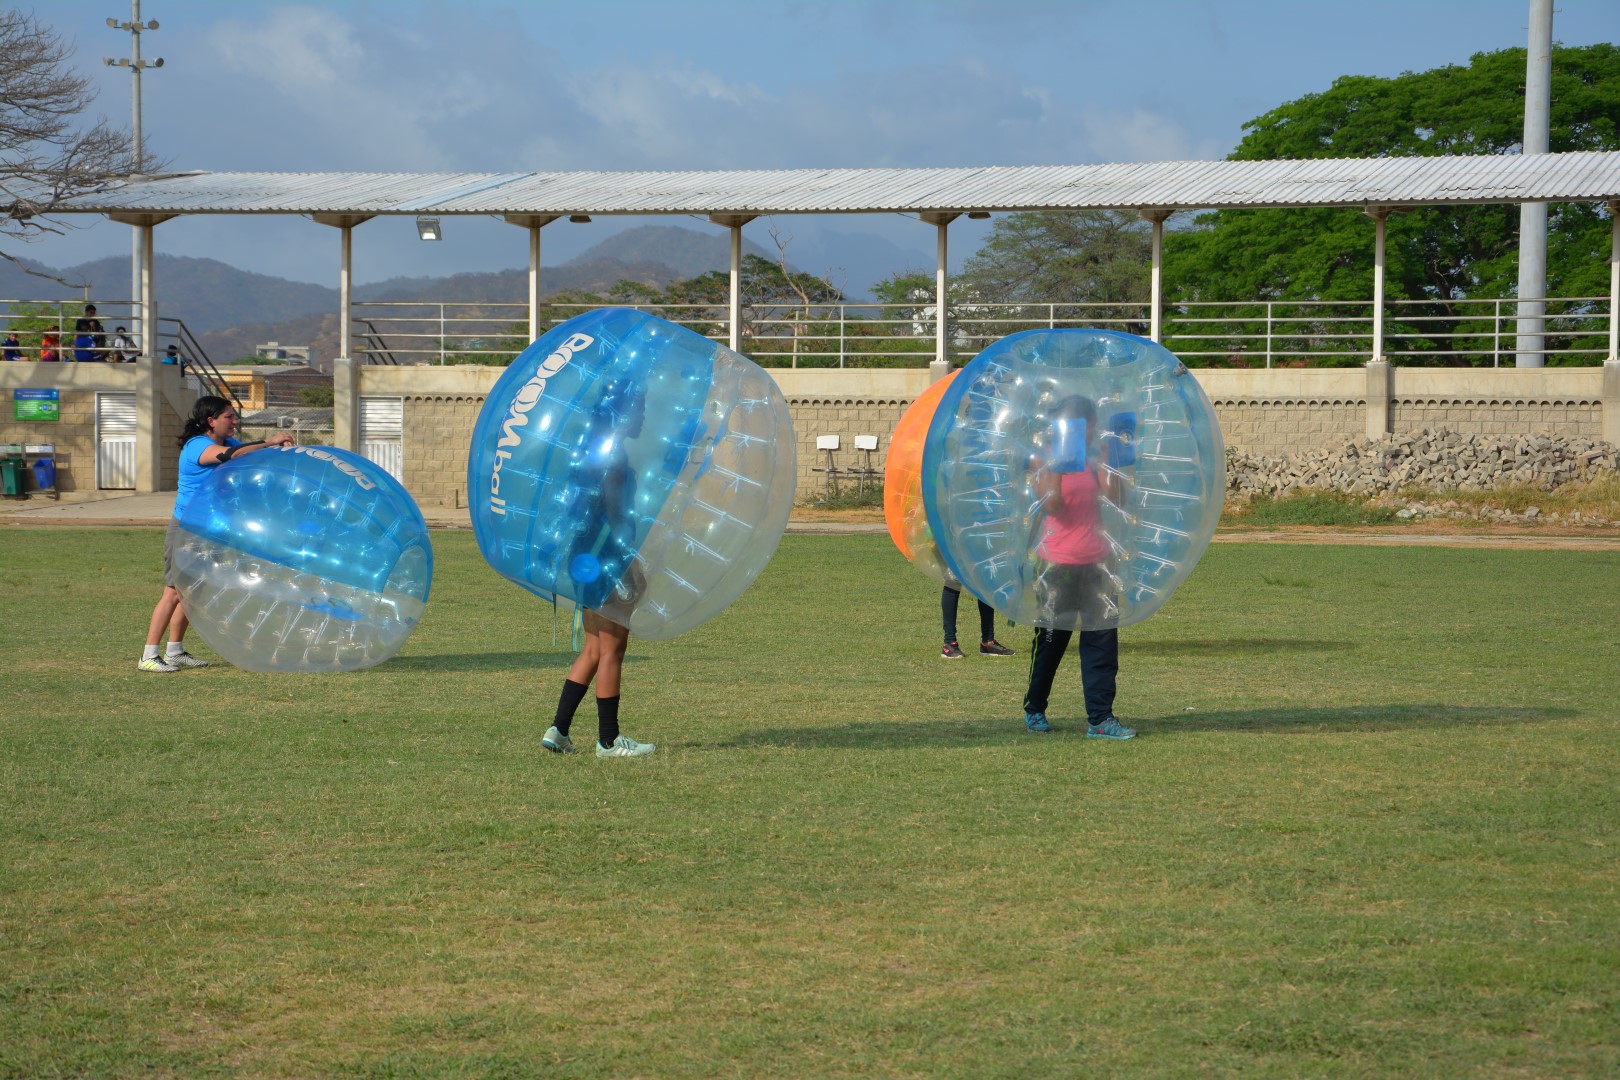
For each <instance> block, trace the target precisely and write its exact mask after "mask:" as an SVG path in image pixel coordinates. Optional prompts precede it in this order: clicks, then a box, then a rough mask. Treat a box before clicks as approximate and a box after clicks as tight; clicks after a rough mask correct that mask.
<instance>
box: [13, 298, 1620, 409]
mask: <svg viewBox="0 0 1620 1080" xmlns="http://www.w3.org/2000/svg"><path fill="white" fill-rule="evenodd" d="M95 303H96V304H97V307H98V309H99V311H100V313H101V319H102V323H103V325H104V326H115V325H117V326H129V327H131V329H132V330H134V331H135V334H136V335H138V334H139V330H140V325H139V324H140V319H139V306H138V305H135V304H131V303H129V302H128V301H99V300H97V301H95ZM1518 303H1519V302H1518V300H1517V299H1515V298H1511V297H1504V298H1486V299H1464V300H1449V301H1443V302H1442V301H1431V300H1391V301H1388V302H1386V304H1385V310H1384V355H1385V356H1386V357H1388V359H1389V360H1390V361H1392V362H1393V363H1396V364H1403V365H1436V364H1441V365H1445V364H1466V365H1472V366H1491V367H1499V366H1502V365H1503V364H1504V363H1506V364H1509V365H1511V364H1512V363H1513V362H1514V355H1515V351H1516V349H1517V344H1518V341H1517V338H1518V333H1519V319H1518ZM1544 303H1545V304H1546V314H1545V316H1544V324H1543V327H1542V329H1541V335H1542V341H1543V347H1542V349H1541V352H1542V353H1543V354H1544V355H1545V356H1546V357H1547V360H1548V362H1550V363H1560V364H1569V363H1576V364H1587V363H1600V362H1601V361H1602V360H1603V359H1604V358H1605V356H1606V355H1607V352H1608V320H1609V299H1608V298H1607V297H1574V298H1564V297H1553V298H1548V299H1547V300H1546V301H1544ZM83 304H84V301H82V300H73V301H67V300H61V301H57V300H52V301H36V302H25V301H0V334H3V333H4V332H5V331H6V330H7V329H9V328H10V327H11V326H12V325H13V324H14V323H21V324H22V325H25V326H26V327H28V328H29V329H28V330H26V331H25V332H24V333H22V334H20V335H19V338H20V339H21V344H20V345H19V346H18V349H19V351H20V352H21V353H22V354H23V356H24V358H25V359H38V357H39V354H40V352H41V349H42V332H43V331H44V330H46V329H49V330H50V331H51V332H54V334H55V335H56V339H57V342H58V346H57V347H58V349H59V351H63V352H68V353H70V352H71V349H72V337H73V325H74V322H75V320H76V319H77V318H78V317H79V315H80V314H81V313H82V311H83ZM19 305H23V306H24V308H25V313H24V314H17V311H18V306H19ZM617 306H622V307H630V308H634V309H636V310H639V311H647V312H651V313H654V314H657V315H659V316H661V317H662V318H665V319H668V320H670V321H672V322H676V323H680V324H681V325H683V326H686V327H689V328H690V329H692V330H694V331H696V332H697V333H699V334H702V335H704V336H706V337H709V338H712V339H713V340H715V341H721V342H724V341H727V340H729V337H730V326H729V322H728V312H727V310H726V309H725V308H724V307H723V306H720V307H717V306H715V305H709V304H682V305H671V304H661V305H655V304H625V305H617ZM591 307H592V305H586V304H542V305H541V310H540V316H541V318H540V325H541V328H542V332H544V330H546V329H549V328H550V327H552V326H554V325H556V324H557V323H559V322H562V321H564V320H566V319H569V318H572V317H573V316H575V315H578V314H581V313H582V312H585V311H587V310H590V309H591ZM351 311H352V313H353V315H354V319H355V322H354V325H355V328H356V331H355V339H354V342H353V345H354V352H355V355H356V358H357V359H359V360H361V361H362V362H365V363H374V364H423V363H426V364H493V365H504V364H506V363H509V362H510V361H511V360H512V358H513V357H515V356H516V355H517V354H518V353H519V352H521V351H522V350H523V349H524V347H526V346H527V345H528V343H529V310H528V305H527V304H523V303H493V302H492V303H449V302H445V303H439V302H423V301H416V302H408V303H407V302H382V301H370V302H362V303H357V304H354V305H353V306H352V308H351ZM1149 316H1150V312H1149V310H1148V305H1146V304H1105V303H1074V304H1065V303H1043V304H977V303H961V304H956V305H953V306H952V307H951V308H950V311H949V318H950V323H949V326H950V331H949V340H948V350H947V351H948V353H949V355H950V358H951V359H952V360H954V361H957V362H963V361H966V360H968V359H971V358H972V357H973V356H974V355H976V354H977V353H978V352H979V351H980V350H981V349H983V348H984V347H985V346H987V345H989V344H990V343H991V342H993V341H995V340H997V339H998V338H1001V337H1004V336H1006V335H1008V334H1012V333H1016V332H1018V331H1020V330H1031V329H1038V328H1043V327H1044V328H1055V327H1073V326H1091V327H1100V328H1104V329H1114V330H1123V331H1127V332H1129V333H1134V334H1141V335H1146V334H1147V332H1148V327H1149V325H1150V318H1149ZM1373 318H1374V312H1373V305H1372V301H1371V300H1351V301H1323V300H1318V301H1306V300H1262V301H1232V302H1228V301H1199V302H1195V303H1186V304H1176V305H1170V306H1167V307H1166V309H1165V311H1164V313H1163V332H1162V338H1163V341H1164V344H1165V345H1166V347H1168V348H1169V349H1170V350H1171V351H1172V352H1174V353H1176V355H1178V356H1180V357H1181V358H1182V359H1183V360H1186V361H1187V362H1188V363H1189V364H1193V365H1195V366H1238V367H1280V366H1300V365H1310V366H1335V365H1338V366H1343V365H1353V364H1360V363H1364V362H1366V361H1367V360H1369V359H1371V357H1372V338H1373ZM740 330H741V339H742V340H741V345H742V351H743V352H745V353H747V354H748V355H749V356H750V357H752V358H753V359H754V360H756V361H758V362H759V363H761V364H763V365H765V366H767V367H808V368H842V367H913V366H917V367H920V366H924V365H926V364H927V363H928V362H929V361H930V360H932V359H933V358H934V350H935V311H934V307H933V305H932V304H927V303H923V302H914V303H912V304H907V305H893V304H848V303H844V304H812V305H810V306H809V307H808V308H805V307H804V306H802V305H792V306H790V305H786V304H768V305H767V304H760V305H752V306H746V307H744V308H743V311H742V319H741V324H740ZM111 337H112V335H111V334H110V333H109V334H108V339H109V342H110V340H111ZM171 342H172V343H175V344H177V345H178V346H179V347H180V352H181V355H182V357H184V358H185V360H186V361H187V367H188V370H190V371H192V372H193V373H194V374H195V375H196V376H197V377H198V378H199V379H200V380H202V382H203V385H204V386H205V387H206V388H207V389H208V390H209V392H211V393H218V394H220V396H222V397H226V398H228V399H230V400H233V401H236V400H237V397H236V394H235V392H234V391H232V390H231V389H230V387H229V385H228V384H227V383H226V382H225V381H224V379H223V377H222V376H221V375H220V373H219V371H218V369H217V368H216V367H215V366H214V364H213V362H212V361H211V360H210V359H209V357H208V355H207V353H206V352H205V351H204V350H203V348H202V345H201V344H200V343H199V342H198V340H197V338H196V337H195V335H193V334H192V333H191V332H190V331H189V330H188V329H187V328H186V326H185V324H184V323H183V322H182V321H181V320H179V319H173V318H168V317H160V318H159V319H158V350H159V351H160V352H161V351H162V349H163V348H164V347H165V346H166V345H167V344H169V343H171ZM238 407H240V402H238Z"/></svg>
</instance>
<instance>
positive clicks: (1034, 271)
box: [953, 210, 1152, 336]
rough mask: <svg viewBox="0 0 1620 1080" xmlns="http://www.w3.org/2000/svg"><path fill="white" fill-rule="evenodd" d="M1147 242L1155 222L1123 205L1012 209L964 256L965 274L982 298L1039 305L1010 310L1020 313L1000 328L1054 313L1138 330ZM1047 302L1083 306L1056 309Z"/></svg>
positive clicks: (1042, 322)
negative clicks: (1015, 211) (1121, 207)
mask: <svg viewBox="0 0 1620 1080" xmlns="http://www.w3.org/2000/svg"><path fill="white" fill-rule="evenodd" d="M1151 246H1152V226H1151V225H1149V224H1148V223H1147V222H1145V221H1143V220H1142V219H1141V218H1140V217H1138V216H1137V215H1136V214H1134V213H1130V212H1128V211H1124V210H1074V211H1062V212H1058V211H1047V212H1028V213H1021V214H1009V215H1007V216H1006V217H1004V218H998V219H997V220H996V222H995V224H994V225H993V226H992V227H991V230H990V236H989V238H988V239H987V240H986V241H985V243H984V246H983V247H981V248H980V249H979V250H978V252H977V253H975V254H974V255H972V256H971V257H970V258H969V259H968V260H967V263H966V265H965V266H964V267H963V273H962V280H963V282H964V283H965V285H966V289H965V292H966V293H967V294H968V295H971V296H972V297H974V298H975V299H976V300H978V301H979V302H982V303H989V304H1030V305H1039V306H1038V307H1030V308H1028V309H1026V310H1024V311H1022V312H1012V313H1008V314H1010V315H1011V317H1012V318H1014V319H1015V320H1019V321H1017V322H1016V323H1005V322H1003V323H999V324H997V325H996V329H997V330H998V331H999V334H1006V333H1011V332H1013V331H1014V330H1018V329H1024V328H1026V327H1025V323H1026V322H1027V324H1028V326H1046V325H1049V323H1050V322H1051V321H1052V320H1053V319H1054V318H1057V319H1060V320H1061V321H1062V322H1065V323H1068V324H1070V325H1074V324H1076V323H1080V324H1087V325H1094V324H1104V325H1113V326H1117V327H1119V328H1121V329H1128V330H1132V331H1135V332H1138V333H1142V332H1145V331H1146V323H1145V321H1144V320H1145V315H1146V310H1145V308H1146V304H1147V302H1148V299H1149V297H1150V295H1151V293H1150V267H1151V262H1152V256H1151ZM954 304H955V302H954V300H953V306H954ZM1051 304H1070V305H1079V304H1084V305H1086V306H1085V307H1076V308H1071V309H1070V310H1068V311H1066V312H1058V311H1055V310H1053V309H1052V308H1051V307H1049V305H1051ZM959 310H960V309H959ZM999 334H998V335H996V336H999Z"/></svg>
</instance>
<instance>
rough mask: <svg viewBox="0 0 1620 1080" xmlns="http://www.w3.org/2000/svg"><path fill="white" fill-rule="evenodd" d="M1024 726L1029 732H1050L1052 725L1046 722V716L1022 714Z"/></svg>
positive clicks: (1041, 714)
mask: <svg viewBox="0 0 1620 1080" xmlns="http://www.w3.org/2000/svg"><path fill="white" fill-rule="evenodd" d="M1024 726H1025V727H1026V728H1028V729H1029V730H1030V731H1051V730H1052V725H1051V724H1048V723H1047V722H1046V714H1045V713H1043V712H1032V713H1025V714H1024Z"/></svg>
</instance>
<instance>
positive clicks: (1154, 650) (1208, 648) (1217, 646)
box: [1120, 638, 1356, 656]
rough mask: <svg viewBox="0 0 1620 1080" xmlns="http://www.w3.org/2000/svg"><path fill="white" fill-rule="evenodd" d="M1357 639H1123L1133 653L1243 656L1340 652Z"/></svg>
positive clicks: (1149, 654)
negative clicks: (1250, 654) (1252, 654)
mask: <svg viewBox="0 0 1620 1080" xmlns="http://www.w3.org/2000/svg"><path fill="white" fill-rule="evenodd" d="M1355 647H1356V643H1355V642H1353V641H1312V640H1305V639H1300V638H1211V639H1209V640H1207V641H1134V640H1131V639H1129V638H1122V639H1121V640H1120V649H1121V651H1123V652H1128V653H1129V654H1130V655H1131V656H1241V655H1244V654H1246V653H1313V652H1340V651H1343V650H1345V649H1353V648H1355Z"/></svg>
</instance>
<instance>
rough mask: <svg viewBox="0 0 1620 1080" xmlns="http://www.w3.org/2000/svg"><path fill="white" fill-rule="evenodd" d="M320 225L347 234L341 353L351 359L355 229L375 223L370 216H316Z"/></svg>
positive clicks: (340, 292) (342, 267) (341, 265)
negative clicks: (360, 225) (371, 221)
mask: <svg viewBox="0 0 1620 1080" xmlns="http://www.w3.org/2000/svg"><path fill="white" fill-rule="evenodd" d="M311 219H312V220H313V221H314V222H315V223H316V224H317V225H330V226H331V227H332V228H334V229H337V230H338V231H339V232H341V233H342V234H343V242H342V249H341V252H340V254H339V259H340V262H339V264H338V353H339V355H341V356H349V355H350V354H351V353H353V351H354V329H353V327H352V326H350V324H349V319H350V316H351V314H352V312H351V311H350V308H351V307H352V305H353V302H354V297H353V284H354V227H355V226H356V225H359V224H362V223H364V222H367V221H370V220H371V215H370V214H313V215H311Z"/></svg>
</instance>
